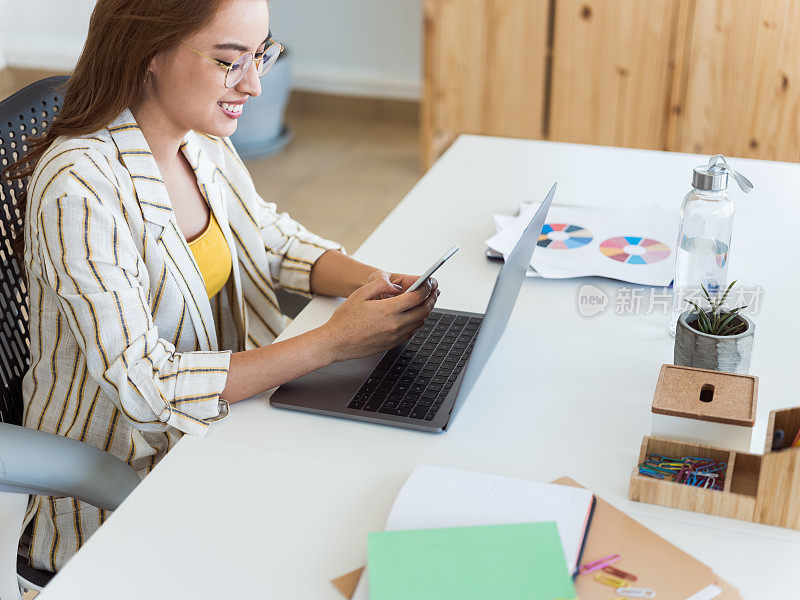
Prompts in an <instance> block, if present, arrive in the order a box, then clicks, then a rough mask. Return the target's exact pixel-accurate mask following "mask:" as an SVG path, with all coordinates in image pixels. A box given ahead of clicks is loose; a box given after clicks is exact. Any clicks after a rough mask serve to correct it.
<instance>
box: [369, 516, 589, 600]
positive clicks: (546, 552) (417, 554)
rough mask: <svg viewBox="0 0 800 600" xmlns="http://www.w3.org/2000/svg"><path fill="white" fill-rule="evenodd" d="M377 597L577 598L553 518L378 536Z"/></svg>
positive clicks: (372, 565) (372, 547)
mask: <svg viewBox="0 0 800 600" xmlns="http://www.w3.org/2000/svg"><path fill="white" fill-rule="evenodd" d="M367 541H368V546H369V548H368V560H367V564H368V565H369V597H370V600H450V599H452V600H489V599H494V598H502V599H503V600H523V599H524V600H562V599H563V600H574V599H575V598H576V596H575V587H574V586H573V584H572V578H571V577H570V576H569V574H568V573H567V565H566V563H565V561H564V551H563V550H562V548H561V540H560V539H559V537H558V529H557V528H556V524H555V523H554V522H552V521H550V522H544V523H520V524H515V525H485V526H480V527H450V528H445V529H413V530H406V531H379V532H375V533H370V534H369V536H368V538H367Z"/></svg>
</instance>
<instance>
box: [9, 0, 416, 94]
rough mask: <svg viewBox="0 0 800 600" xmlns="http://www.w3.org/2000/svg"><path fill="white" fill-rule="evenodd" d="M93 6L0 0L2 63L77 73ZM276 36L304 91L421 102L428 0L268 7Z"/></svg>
mask: <svg viewBox="0 0 800 600" xmlns="http://www.w3.org/2000/svg"><path fill="white" fill-rule="evenodd" d="M93 7H94V0H0V44H2V46H0V59H2V54H4V55H5V60H6V61H7V62H8V64H9V65H11V66H19V67H31V68H52V69H59V70H60V69H67V70H68V69H71V68H72V67H73V66H74V64H75V61H76V60H77V59H78V55H79V54H80V51H81V48H82V47H83V41H84V39H85V37H86V31H87V28H88V26H89V15H90V13H91V11H92V8H93ZM270 10H271V29H272V32H273V35H274V37H275V38H276V39H278V40H280V41H282V42H284V43H285V44H286V46H287V48H289V49H290V51H291V52H292V55H293V64H294V75H295V81H294V83H295V87H297V88H299V89H306V90H313V91H321V92H331V93H342V94H352V95H366V96H377V97H389V98H418V97H419V95H420V87H421V84H420V81H421V45H422V42H421V37H422V35H421V32H422V0H270Z"/></svg>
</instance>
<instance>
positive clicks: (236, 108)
mask: <svg viewBox="0 0 800 600" xmlns="http://www.w3.org/2000/svg"><path fill="white" fill-rule="evenodd" d="M217 106H219V107H220V108H221V109H222V112H224V113H225V114H226V115H227V116H229V117H231V118H233V119H235V118H237V117H239V116H240V115H241V114H242V109H243V108H244V103H233V102H217Z"/></svg>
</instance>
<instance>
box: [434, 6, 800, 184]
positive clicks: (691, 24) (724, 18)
mask: <svg viewBox="0 0 800 600" xmlns="http://www.w3.org/2000/svg"><path fill="white" fill-rule="evenodd" d="M424 18H425V35H424V39H425V65H424V97H423V103H422V120H421V127H422V132H421V133H422V135H421V139H422V156H423V163H424V166H425V167H426V168H427V167H428V166H430V164H432V162H433V161H434V160H435V159H436V158H437V157H438V156H439V155H440V154H441V153H442V152H443V151H444V149H446V148H447V146H448V145H449V144H450V143H451V142H452V141H453V140H454V139H455V137H456V136H458V135H459V134H461V133H480V134H486V135H500V136H512V137H523V138H533V139H549V140H556V141H568V142H580V143H587V144H604V145H614V146H627V147H635V148H650V149H657V150H676V151H682V152H699V153H705V154H711V153H717V152H720V153H723V154H726V155H729V156H743V157H752V158H765V159H772V160H788V161H797V160H800V118H799V117H800V115H798V108H800V106H798V105H799V104H800V27H797V26H796V25H797V24H798V23H800V0H757V1H756V0H425V3H424Z"/></svg>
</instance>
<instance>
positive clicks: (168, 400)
mask: <svg viewBox="0 0 800 600" xmlns="http://www.w3.org/2000/svg"><path fill="white" fill-rule="evenodd" d="M181 150H182V151H183V152H184V154H185V156H186V157H187V158H188V160H189V163H190V164H191V166H192V168H193V170H194V172H195V174H196V176H197V182H198V186H199V188H200V190H201V192H202V194H203V196H204V197H205V199H206V200H207V202H208V204H209V205H210V207H211V210H212V211H213V214H214V216H215V217H216V219H217V221H218V222H219V224H220V227H221V229H222V232H223V234H224V236H225V239H226V240H227V242H228V246H229V249H230V253H231V260H232V264H233V268H232V271H231V277H230V278H229V280H228V283H227V284H226V288H225V289H226V292H225V294H218V295H217V296H216V298H214V299H213V300H214V302H213V303H212V302H211V301H209V298H208V296H207V294H206V288H205V285H204V282H203V277H202V275H201V273H200V271H199V269H198V266H197V263H196V262H195V260H194V256H193V254H192V251H191V249H190V248H189V246H188V244H187V242H186V239H185V238H184V236H183V234H182V233H181V231H180V230H179V229H178V226H177V221H176V218H175V214H174V212H173V210H172V207H171V204H170V200H169V197H168V196H167V190H166V187H165V185H164V182H163V180H162V179H161V177H160V175H159V172H158V168H157V166H156V162H155V160H154V159H153V156H152V154H151V152H150V150H149V148H148V145H147V142H146V141H145V138H144V136H143V135H142V132H141V130H140V129H139V127H138V125H137V124H136V121H135V120H134V118H133V115H132V114H131V112H130V111H129V110H126V111H125V112H123V113H122V114H121V115H120V116H119V117H118V118H117V119H116V120H115V121H114V122H113V123H111V124H110V125H109V126H108V127H107V128H105V129H103V130H101V131H98V132H96V133H95V134H93V135H89V136H84V137H77V138H59V139H57V140H56V141H55V142H54V143H53V145H52V146H51V147H50V148H49V149H48V151H47V153H46V154H45V155H44V156H43V157H42V158H41V160H40V161H39V163H38V165H37V167H36V170H35V172H34V173H33V175H32V177H31V180H30V182H29V186H28V209H27V214H26V218H25V227H26V229H25V255H24V261H25V266H26V272H27V275H28V283H29V285H28V293H29V296H30V310H31V314H30V329H31V345H30V358H31V364H30V368H29V370H28V372H27V373H26V375H25V378H24V380H23V396H24V402H25V417H24V419H25V425H26V426H28V427H32V428H35V429H40V430H44V431H49V432H53V433H57V434H59V435H64V436H67V437H70V438H74V439H77V440H81V441H84V442H87V443H90V444H92V445H94V446H97V447H99V448H102V449H103V450H106V451H108V452H111V453H112V454H114V455H115V456H118V457H119V458H121V459H122V460H124V461H126V462H127V463H128V464H130V465H131V466H132V467H133V468H134V469H135V470H136V471H137V472H138V473H139V474H140V476H142V477H144V476H145V475H146V474H147V473H148V472H150V470H151V469H152V468H153V466H154V465H155V464H156V463H157V462H158V460H159V459H160V458H161V457H163V456H164V454H165V453H166V452H167V451H168V450H169V449H170V448H171V447H172V446H174V445H175V443H176V442H177V440H178V439H179V438H180V437H181V435H183V434H184V433H190V434H197V435H203V434H204V433H205V432H206V431H207V430H208V427H209V426H210V424H211V423H213V422H214V421H215V420H218V419H220V418H222V417H224V416H225V415H226V414H227V412H228V406H227V403H226V402H225V401H224V400H222V399H220V397H219V394H220V392H221V391H222V389H223V388H224V386H225V380H226V377H227V372H228V365H229V360H230V352H231V351H232V350H234V349H239V350H241V349H250V348H256V347H258V346H262V345H265V344H269V343H270V342H271V341H273V340H274V339H275V337H276V336H277V335H278V334H279V333H280V331H281V330H282V329H283V327H284V325H285V318H284V317H283V315H282V314H281V312H280V309H279V308H278V302H277V299H276V297H275V292H274V290H275V288H277V287H282V288H285V289H287V290H290V291H292V292H296V293H299V294H303V295H309V293H310V273H311V267H312V265H313V264H314V261H315V260H316V259H317V258H319V256H321V255H322V254H323V253H324V252H325V251H326V250H328V249H341V247H340V246H339V245H338V244H335V243H333V242H330V241H327V240H324V239H322V238H320V237H318V236H316V235H314V234H312V233H309V232H308V231H307V230H306V229H304V228H303V227H302V226H301V225H299V224H298V223H297V222H295V221H294V220H292V219H291V218H290V217H289V216H288V215H287V214H285V213H282V214H279V213H278V212H277V211H276V207H275V205H274V204H272V203H269V202H266V201H264V200H263V199H262V198H261V197H260V196H259V195H258V193H257V192H256V190H255V188H254V186H253V182H252V180H251V178H250V176H249V174H248V172H247V169H246V168H245V166H244V164H243V163H242V161H241V160H240V158H239V156H238V155H237V154H236V151H235V150H234V148H233V146H232V145H231V143H230V141H229V140H227V139H223V138H217V137H213V136H208V135H205V134H200V133H196V132H190V133H189V134H188V135H187V136H186V138H185V139H184V141H183V144H182V145H181ZM212 304H213V305H214V306H213V307H212ZM223 306H225V307H230V311H229V313H230V317H232V318H230V317H229V318H228V319H227V322H228V323H229V324H230V323H233V324H234V327H235V331H233V332H230V333H232V334H233V335H232V336H230V338H231V339H234V340H235V341H234V342H232V344H231V345H230V347H227V348H225V347H223V344H222V342H221V340H222V339H223V338H225V337H226V336H225V335H223V331H222V329H223V328H224V325H223V324H224V322H226V319H224V318H223V311H222V307H223ZM229 327H230V325H229ZM106 516H107V515H106V514H105V512H104V511H101V510H99V509H97V508H94V507H92V506H89V505H88V504H85V503H83V502H79V501H76V500H73V499H71V498H51V497H43V496H37V497H34V498H33V499H32V501H31V505H30V508H29V511H28V519H29V520H30V521H31V523H32V525H31V529H30V531H31V539H30V543H29V555H30V561H31V564H32V565H33V566H34V567H36V568H39V569H47V570H53V571H55V570H57V569H58V568H60V567H61V565H63V563H64V562H65V561H66V560H67V559H68V558H69V557H70V556H72V554H74V553H75V552H76V550H77V549H78V548H79V547H80V546H81V544H83V542H84V541H85V540H86V539H87V537H88V536H89V535H90V534H91V533H92V532H93V531H94V530H96V529H97V528H98V527H99V526H100V524H102V522H103V521H104V519H105V518H106Z"/></svg>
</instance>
